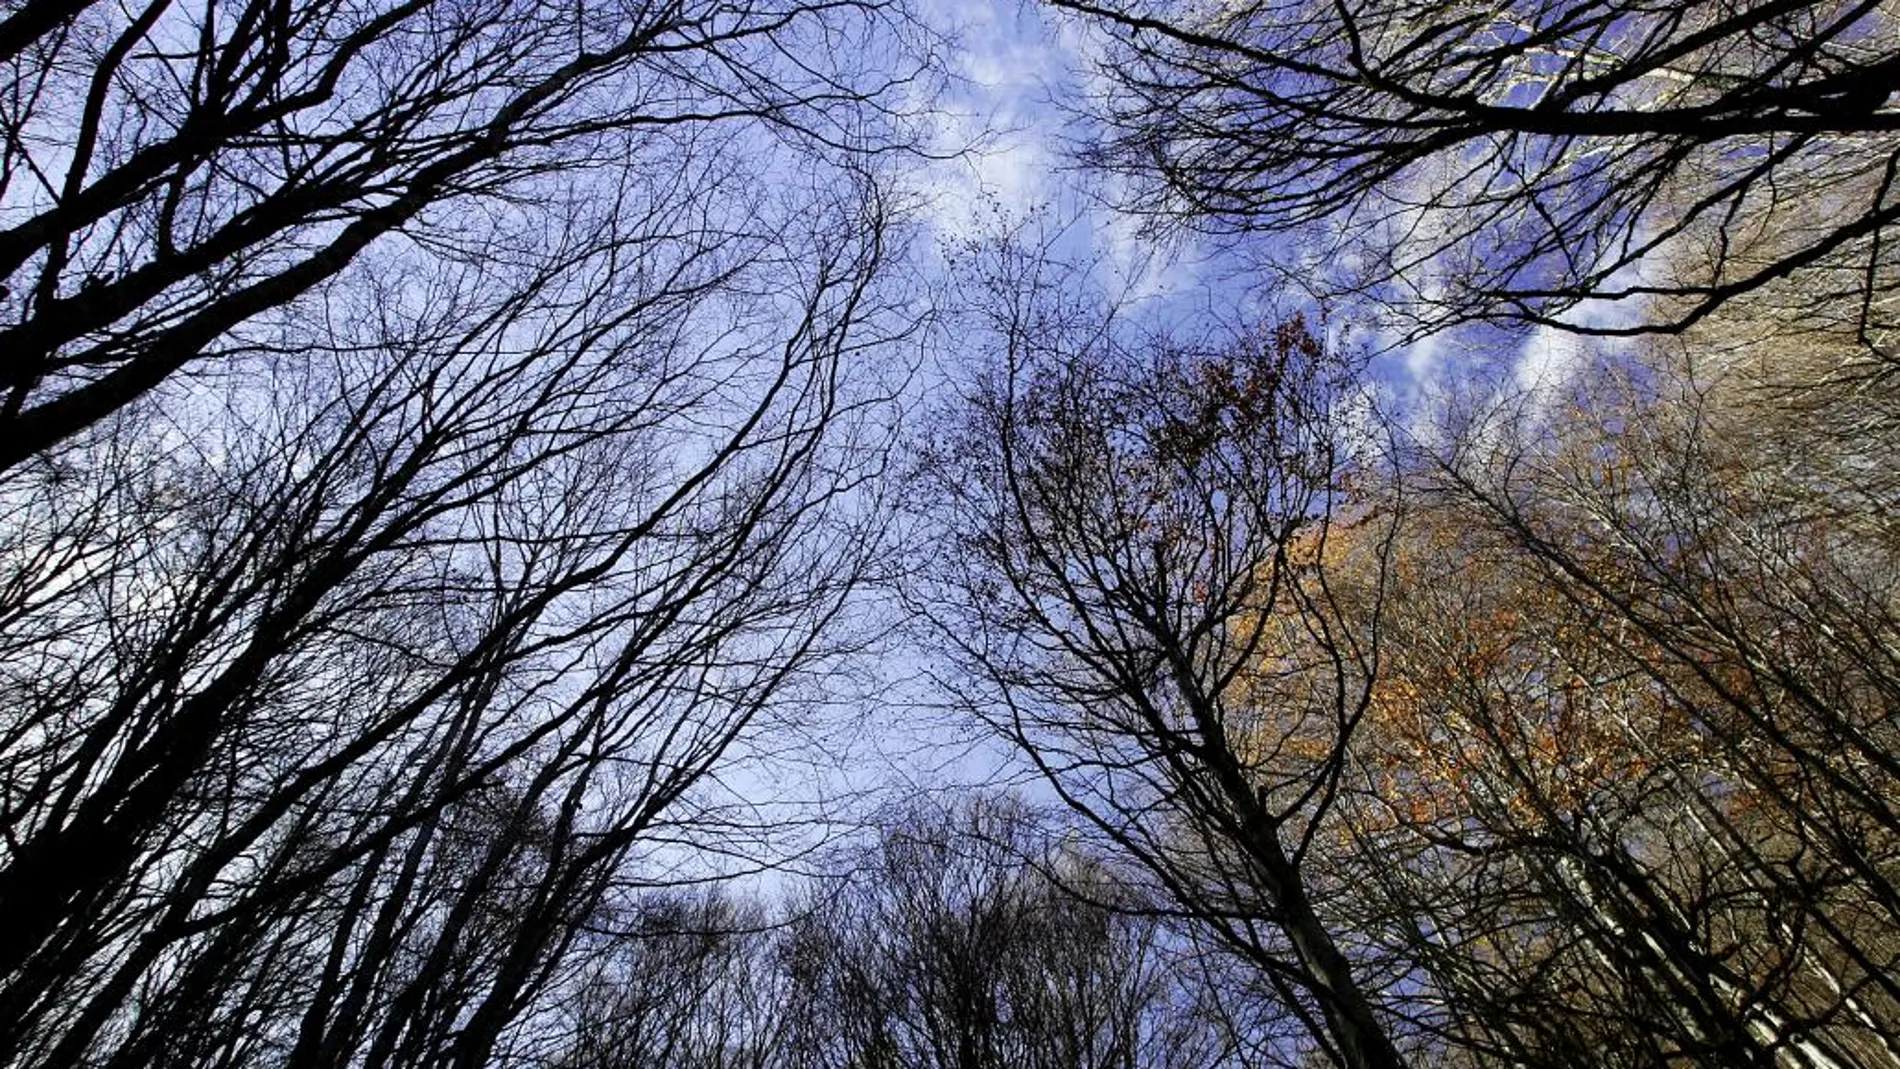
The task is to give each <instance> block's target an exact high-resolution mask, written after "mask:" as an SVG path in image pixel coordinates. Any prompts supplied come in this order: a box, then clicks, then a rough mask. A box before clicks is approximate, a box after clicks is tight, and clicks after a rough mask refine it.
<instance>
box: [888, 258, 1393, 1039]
mask: <svg viewBox="0 0 1900 1069" xmlns="http://www.w3.org/2000/svg"><path fill="white" fill-rule="evenodd" d="M983 269H984V270H987V271H988V272H989V274H987V275H986V276H984V277H983V278H982V279H981V280H980V282H983V283H987V285H979V286H978V288H977V289H976V293H977V294H978V298H977V302H976V311H975V313H974V314H975V315H976V316H977V317H978V318H977V322H979V323H980V324H981V325H982V329H983V330H985V331H986V334H984V335H981V336H986V337H988V338H990V339H991V340H992V343H993V347H992V348H990V349H989V350H987V352H986V356H987V358H988V363H987V364H986V365H985V367H984V368H983V370H982V372H981V373H980V376H979V378H978V379H977V381H976V382H975V383H974V384H973V386H972V387H971V388H970V390H969V392H968V393H967V395H966V396H965V397H964V398H963V400H962V401H961V403H960V405H959V407H958V408H957V409H956V410H955V411H953V412H952V413H950V414H949V415H947V416H946V420H945V427H944V429H943V430H942V432H941V433H940V434H939V435H938V436H937V437H936V438H935V439H933V444H932V446H931V451H930V452H929V454H928V456H927V457H926V459H925V461H924V466H925V468H926V469H927V473H926V477H927V479H928V483H927V486H926V488H925V489H923V490H922V491H921V501H922V502H923V505H922V506H921V507H924V508H927V509H928V510H930V514H931V515H932V516H934V517H936V518H937V519H938V520H939V522H942V523H943V524H944V525H945V526H946V528H947V533H946V535H945V537H944V540H943V541H942V542H941V543H938V544H935V545H933V546H932V547H931V548H930V555H929V557H928V558H927V559H925V560H922V561H920V562H919V568H920V569H921V571H922V574H923V576H924V579H923V582H924V584H925V586H924V587H923V588H922V589H923V590H924V591H925V592H926V596H928V597H929V598H930V599H931V600H930V601H929V602H928V603H927V604H928V605H929V606H930V607H931V609H932V610H933V611H934V612H935V613H936V616H935V619H936V625H937V626H936V630H935V633H936V635H937V636H938V640H939V641H940V642H941V643H942V644H943V648H944V651H945V653H946V655H947V657H948V658H949V660H950V662H951V663H953V664H955V665H957V666H958V673H959V674H958V675H956V676H955V677H954V678H952V679H951V680H949V681H948V685H949V686H950V687H952V689H953V692H954V693H956V694H957V700H958V702H959V704H960V705H961V706H962V707H963V708H966V709H968V710H969V711H971V712H973V713H975V714H976V715H978V716H980V717H982V718H983V719H984V720H986V721H987V722H988V723H989V724H991V725H992V726H994V727H995V728H996V729H997V730H998V731H999V732H1001V733H1002V735H1003V736H1004V737H1006V738H1009V739H1011V740H1014V741H1015V742H1016V743H1017V744H1018V746H1019V747H1020V749H1021V751H1022V752H1023V753H1024V754H1025V755H1026V756H1027V757H1028V758H1029V760H1031V761H1032V762H1034V764H1035V766H1036V767H1037V768H1038V769H1040V770H1041V772H1042V773H1043V775H1044V777H1045V778H1046V780H1047V781H1048V783H1049V784H1050V785H1051V786H1052V787H1053V789H1055V790H1056V791H1057V792H1058V793H1059V794H1060V795H1061V796H1062V797H1063V798H1064V799H1065V800H1066V801H1067V802H1068V803H1069V804H1070V805H1071V806H1073V807H1074V808H1075V809H1076V811H1077V812H1079V813H1080V814H1082V815H1083V816H1084V817H1085V818H1086V819H1087V820H1088V821H1089V822H1091V823H1092V825H1093V826H1094V827H1095V828H1096V829H1097V830H1098V832H1099V833H1100V834H1101V835H1103V836H1104V837H1105V838H1106V839H1108V840H1109V841H1111V842H1112V843H1113V844H1114V845H1115V847H1116V848H1117V849H1118V850H1119V851H1120V852H1121V853H1122V854H1123V856H1125V857H1127V858H1128V859H1130V860H1131V861H1133V862H1136V863H1138V864H1139V865H1140V866H1141V867H1143V868H1144V869H1145V870H1146V871H1147V872H1148V873H1149V874H1150V875H1151V877H1152V878H1153V879H1154V880H1155V881H1156V883H1157V885H1158V887H1159V888H1160V889H1161V891H1162V893H1164V894H1165V895H1166V896H1168V897H1169V898H1170V899H1171V900H1172V901H1173V903H1174V905H1175V908H1177V909H1179V910H1181V911H1183V912H1184V913H1185V914H1186V915H1187V916H1189V917H1192V918H1193V919H1194V920H1195V922H1196V923H1198V924H1201V925H1205V926H1206V930H1207V931H1209V932H1210V933H1212V934H1214V935H1215V936H1217V937H1218V939H1219V940H1221V941H1222V942H1224V943H1225V944H1226V945H1227V946H1228V948H1229V949H1230V950H1231V951H1233V952H1235V953H1238V954H1240V955H1242V956H1243V957H1244V958H1245V959H1246V960H1247V961H1248V962H1249V963H1250V965H1251V966H1252V967H1253V969H1254V973H1255V975H1256V976H1257V977H1259V978H1260V979H1261V981H1262V983H1263V984H1266V985H1270V986H1271V989H1272V990H1273V991H1274V993H1275V994H1276V996H1277V998H1278V1001H1279V1003H1280V1005H1281V1007H1282V1011H1283V1012H1284V1013H1286V1014H1289V1015H1291V1016H1292V1017H1293V1018H1294V1019H1296V1020H1298V1021H1300V1022H1301V1023H1302V1025H1303V1031H1304V1036H1303V1038H1302V1039H1301V1041H1300V1042H1301V1043H1303V1044H1304V1045H1306V1046H1307V1048H1308V1049H1312V1050H1317V1051H1319V1052H1323V1053H1324V1054H1325V1055H1327V1056H1329V1057H1331V1058H1333V1059H1335V1060H1336V1061H1338V1062H1339V1063H1341V1064H1344V1065H1348V1066H1354V1067H1366V1066H1394V1065H1398V1064H1400V1054H1399V1049H1398V1045H1397V1042H1396V1041H1395V1039H1394V1032H1393V1021H1392V1019H1391V1018H1389V1017H1388V1016H1386V1015H1385V1014H1384V1013H1382V1012H1381V1010H1380V1008H1379V990H1378V987H1377V981H1376V980H1375V979H1373V977H1375V976H1377V975H1378V966H1377V965H1376V964H1374V963H1371V962H1369V961H1367V960H1364V959H1361V958H1360V957H1359V955H1358V954H1357V952H1356V951H1355V942H1356V936H1355V934H1354V933H1352V932H1351V931H1350V929H1349V928H1348V927H1345V926H1343V925H1342V924H1341V922H1340V921H1341V919H1340V918H1337V917H1332V916H1329V915H1328V914H1327V912H1326V904H1325V899H1324V898H1323V897H1322V896H1320V895H1318V894H1316V883H1315V880H1316V878H1317V877H1316V875H1315V872H1316V869H1317V868H1318V866H1317V865H1315V864H1314V859H1315V856H1316V855H1319V854H1323V853H1324V852H1325V851H1326V849H1327V848H1328V847H1327V844H1328V843H1329V834H1330V833H1329V831H1328V828H1329V822H1330V817H1331V814H1332V812H1333V809H1334V803H1335V801H1336V798H1337V796H1338V789H1339V786H1340V783H1341V776H1342V775H1343V773H1344V771H1345V769H1346V767H1347V758H1348V755H1349V751H1350V742H1351V738H1352V736H1353V733H1354V731H1355V729H1356V727H1357V725H1358V724H1359V722H1360V720H1361V719H1362V718H1363V716H1364V714H1365V711H1366V709H1367V703H1368V701H1369V698H1370V695H1371V686H1372V681H1373V678H1374V673H1375V670H1376V666H1377V659H1378V653H1377V646H1376V630H1374V631H1371V632H1368V631H1364V630H1359V629H1356V628H1355V627H1353V626H1351V624H1350V623H1349V621H1348V619H1347V616H1346V613H1345V611H1344V610H1345V606H1344V605H1343V604H1342V603H1341V602H1340V600H1339V595H1338V592H1337V591H1336V590H1335V589H1334V588H1333V586H1332V585H1331V584H1330V582H1329V580H1328V578H1327V570H1326V568H1325V566H1324V564H1323V562H1324V560H1325V558H1326V556H1327V554H1328V547H1329V544H1330V540H1331V539H1332V538H1333V536H1334V531H1335V525H1337V524H1340V523H1344V522H1349V521H1355V520H1356V518H1355V517H1352V516H1351V512H1352V510H1351V509H1350V508H1349V507H1347V506H1346V505H1345V504H1344V496H1345V492H1346V485H1347V482H1348V479H1349V473H1350V472H1351V471H1352V469H1353V461H1352V460H1351V458H1350V456H1349V450H1348V447H1347V445H1346V440H1345V437H1344V430H1343V427H1344V419H1345V416H1346V411H1345V410H1346V407H1347V403H1348V402H1347V398H1348V396H1349V394H1348V391H1347V385H1346V383H1347V381H1348V380H1347V371H1346V365H1345V362H1344V361H1343V360H1342V359H1340V358H1339V357H1337V356H1336V355H1335V354H1334V353H1332V352H1330V351H1329V350H1328V349H1327V348H1326V346H1325V343H1324V342H1323V341H1322V340H1321V336H1319V335H1316V334H1315V333H1314V332H1313V331H1312V330H1311V329H1309V328H1308V326H1307V325H1306V324H1305V323H1304V322H1303V321H1302V320H1301V319H1299V318H1297V317H1293V318H1288V319H1285V320H1282V321H1279V322H1276V323H1269V324H1267V325H1265V326H1263V327H1261V328H1260V329H1258V330H1257V331H1251V332H1247V333H1245V334H1243V335H1241V336H1239V337H1235V338H1232V339H1230V340H1224V341H1222V342H1221V343H1218V344H1212V345H1207V346H1187V345H1182V344H1179V343H1175V342H1172V341H1170V340H1168V339H1166V338H1139V337H1135V338H1131V337H1130V336H1129V335H1128V334H1126V333H1124V330H1125V329H1126V328H1124V327H1122V325H1121V324H1118V323H1117V322H1115V321H1114V319H1113V317H1112V316H1110V315H1108V314H1106V313H1105V312H1104V311H1103V310H1102V309H1101V307H1100V306H1099V305H1097V304H1095V303H1093V302H1092V301H1091V300H1090V298H1089V297H1087V296H1086V295H1084V296H1077V295H1076V294H1075V293H1074V292H1073V291H1072V290H1071V291H1066V292H1065V290H1064V288H1063V287H1064V286H1065V285H1067V284H1068V283H1067V281H1066V280H1065V279H1064V278H1063V277H1062V276H1061V271H1062V269H1061V268H1059V267H1056V266H1053V265H1051V264H1050V263H1048V262H1047V261H1046V260H1045V259H1044V258H1042V257H1040V256H1039V255H1034V254H1029V253H1022V252H1018V251H1015V250H1011V249H1004V250H1003V251H1001V252H1000V253H998V254H996V255H994V256H993V257H991V258H989V259H988V260H985V261H984V262H983ZM970 336H978V335H976V334H975V332H974V331H972V333H971V335H970ZM1375 530H1376V527H1375ZM1377 540H1378V539H1377V536H1376V535H1375V536H1374V541H1375V542H1376V541H1377ZM1374 600H1376V597H1375V599H1374ZM1281 1056H1286V1051H1284V1050H1283V1051H1281Z"/></svg>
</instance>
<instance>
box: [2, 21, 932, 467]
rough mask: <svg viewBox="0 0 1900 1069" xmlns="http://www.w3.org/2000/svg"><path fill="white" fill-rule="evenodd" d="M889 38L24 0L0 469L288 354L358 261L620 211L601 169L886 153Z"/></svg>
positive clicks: (432, 252)
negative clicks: (788, 153)
mask: <svg viewBox="0 0 1900 1069" xmlns="http://www.w3.org/2000/svg"><path fill="white" fill-rule="evenodd" d="M900 20H901V15H899V14H898V13H897V12H896V11H895V10H894V9H892V8H891V7H889V6H887V5H884V4H881V3H878V2H858V0H842V2H832V0H821V2H817V3H809V4H807V3H802V2H801V3H790V4H780V5H766V6H747V7H743V8H733V7H728V6H723V5H719V4H709V3H700V4H676V3H665V4H651V5H649V4H641V3H632V4H617V3H610V4H594V3H565V4H563V3H542V2H539V0H521V2H517V0H484V2H481V3H473V4H469V3H448V2H444V0H388V2H385V0H363V2H354V0H352V2H348V3H342V4H335V3H305V2H284V0H244V2H241V3H236V4H225V3H205V4H198V5H191V4H182V3H175V2H174V0H150V2H148V3H140V4H135V5H131V6H121V5H112V4H105V3H99V2H96V0H34V2H32V3H27V4H23V5H18V6H16V7H15V8H14V9H11V10H10V11H9V12H8V14H7V15H6V16H5V18H4V19H3V20H0V64H4V71H5V74H4V78H5V85H6V91H5V92H4V93H3V94H0V280H3V281H4V287H0V350H3V351H4V352H5V357H4V365H0V468H5V467H11V466H13V465H17V464H19V463H20V462H21V461H22V460H23V459H25V458H27V457H30V456H33V455H35V454H36V453H38V452H40V451H42V450H44V449H46V448H48V447H49V446H51V445H52V444H53V443H56V442H59V441H61V440H62V439H64V438H66V437H67V436H69V435H71V434H73V433H75V432H76V431H79V430H81V429H83V428H85V427H88V426H91V425H92V424H94V423H96V422H97V421H99V420H100V419H102V418H104V417H106V416H108V415H110V414H111V413H113V412H115V411H118V410H119V409H120V408H122V407H124V406H125V405H126V404H128V403H130V402H131V401H133V400H134V399H136V398H138V397H140V396H141V395H143V394H145V393H146V392H147V391H149V390H151V389H152V388H153V387H154V386H155V385H156V384H158V383H160V382H163V381H165V380H166V379H168V378H170V377H171V376H173V375H175V374H177V373H178V372H180V371H181V370H183V369H186V368H190V367H194V366H199V367H204V366H206V365H209V367H210V368H218V367H221V366H222V365H223V364H224V363H226V362H227V361H228V360H229V359H232V358H235V357H237V356H240V355H242V354H247V353H253V352H256V351H257V350H259V349H272V348H275V347H277V345H278V344H279V341H280V339H279V338H278V336H277V335H278V332H279V331H280V330H281V329H283V325H284V324H285V323H287V322H289V323H294V322H296V321H298V320H300V319H307V318H310V317H313V316H321V315H322V314H323V313H322V312H320V311H319V310H318V309H320V308H321V307H322V306H323V301H322V296H321V294H322V291H323V290H324V289H325V288H326V287H328V286H330V285H332V284H333V283H335V282H336V281H338V280H340V279H343V278H345V277H346V276H347V274H348V271H349V269H350V267H351V265H352V264H354V263H356V262H357V261H358V260H359V259H360V258H361V257H362V256H363V255H364V254H365V253H366V252H368V251H370V250H372V249H380V250H383V251H384V252H386V253H387V254H389V255H392V256H397V257H401V258H406V259H412V260H416V261H431V260H441V261H447V262H450V263H474V262H482V261H484V260H492V259H496V258H504V259H505V258H508V257H510V256H516V255H523V254H524V253H523V251H522V249H521V248H520V246H522V245H524V244H525V245H527V246H528V247H530V248H532V246H533V244H534V243H535V242H536V241H537V240H538V239H539V235H540V232H541V230H542V228H543V225H544V223H543V221H541V220H540V219H538V217H537V208H538V207H540V206H543V205H545V204H547V203H548V202H550V201H558V200H563V199H566V200H575V199H582V200H584V199H587V198H591V197H595V196H602V195H604V196H609V197H611V196H612V195H613V194H612V192H611V190H610V189H608V190H596V189H594V188H593V187H594V186H595V185H596V183H597V182H600V181H603V180H602V179H601V178H600V177H599V176H598V174H597V173H596V172H597V171H598V170H599V169H600V167H601V166H602V165H608V166H610V167H611V166H612V165H614V164H616V163H620V164H624V163H625V161H636V160H637V161H640V164H641V166H642V169H643V172H644V173H645V174H646V175H648V176H650V177H656V178H657V176H659V175H661V174H666V173H672V172H675V171H678V170H680V169H681V168H682V166H684V167H686V169H687V170H691V166H690V163H688V162H686V161H699V162H703V161H704V158H705V156H706V154H707V153H708V152H711V151H713V149H712V148H711V146H710V143H709V142H708V141H707V140H706V137H707V135H708V133H709V132H710V131H712V130H723V131H725V133H724V134H722V135H721V136H722V137H725V138H733V137H743V136H746V135H745V134H744V133H743V131H744V130H746V129H748V128H749V129H751V130H753V131H754V132H755V134H756V135H757V136H763V137H765V138H768V139H770V138H774V137H781V138H782V137H790V138H794V139H801V140H804V141H806V142H807V143H808V144H811V145H815V146H831V147H835V148H837V149H839V150H842V151H849V152H862V151H869V150H875V149H878V148H880V147H884V148H888V147H891V146H893V145H894V144H895V143H896V142H895V141H894V140H893V137H894V135H895V132H896V131H895V128H894V127H893V125H892V124H891V123H889V122H885V121H881V120H880V119H879V118H878V116H877V114H876V109H877V108H879V107H881V106H883V105H882V104H878V103H874V101H885V100H890V99H894V96H893V94H891V92H890V91H891V90H893V89H895V88H897V87H898V86H899V85H900V84H901V83H903V82H905V81H907V80H908V79H909V78H910V77H911V76H912V75H913V74H914V73H915V67H914V66H913V65H911V64H912V61H911V60H910V59H909V58H907V53H906V52H904V51H903V50H902V49H899V48H898V47H896V46H897V43H898V42H897V41H896V35H895V34H894V33H893V32H892V31H894V30H896V29H897V28H899V22H900ZM847 61H848V62H849V64H850V65H849V66H847V65H846V62H847ZM886 63H888V67H887V68H881V67H880V64H886ZM606 181H608V183H609V185H611V180H606ZM664 184H665V183H664V181H663V180H659V181H656V188H658V187H660V186H663V185H664ZM641 207H642V206H641V205H639V204H638V203H628V204H625V205H624V208H625V209H626V210H628V211H639V210H641ZM688 225H690V224H688Z"/></svg>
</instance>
